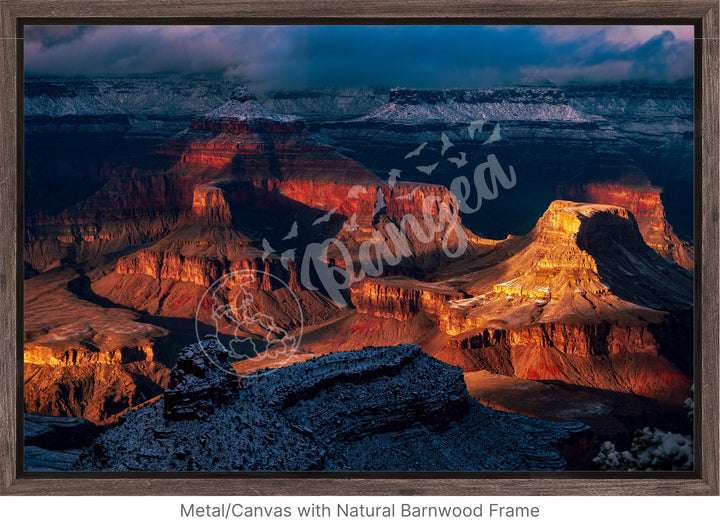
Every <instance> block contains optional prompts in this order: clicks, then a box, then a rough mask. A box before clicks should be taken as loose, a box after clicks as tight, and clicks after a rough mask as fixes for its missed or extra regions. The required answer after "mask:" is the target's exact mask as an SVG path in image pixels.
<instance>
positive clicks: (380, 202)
mask: <svg viewBox="0 0 720 532" xmlns="http://www.w3.org/2000/svg"><path fill="white" fill-rule="evenodd" d="M386 205H387V204H386V203H385V197H384V196H383V193H382V189H380V188H379V189H378V193H377V201H376V202H375V210H373V216H375V215H376V214H377V213H379V212H380V211H381V210H383V209H384V208H385V207H386Z"/></svg>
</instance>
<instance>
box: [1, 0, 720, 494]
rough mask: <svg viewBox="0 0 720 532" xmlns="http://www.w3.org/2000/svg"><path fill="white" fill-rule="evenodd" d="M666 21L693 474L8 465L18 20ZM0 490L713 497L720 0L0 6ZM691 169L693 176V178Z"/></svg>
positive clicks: (16, 278) (16, 281)
mask: <svg viewBox="0 0 720 532" xmlns="http://www.w3.org/2000/svg"><path fill="white" fill-rule="evenodd" d="M78 22H81V23H85V24H109V23H117V22H120V23H146V24H178V23H188V22H192V23H197V22H201V23H205V24H220V23H236V24H242V23H265V24H268V23H299V24H343V23H358V24H360V23H373V22H374V23H391V22H392V23H397V24H427V23H438V24H457V23H465V24H474V23H476V24H488V23H493V24H563V23H566V24H573V23H581V24H606V23H618V24H619V23H638V24H639V23H644V24H654V23H663V24H667V23H676V24H693V25H695V28H696V41H695V42H696V71H695V76H696V79H697V80H698V81H697V83H698V84H699V91H698V92H696V94H699V96H700V98H699V99H697V101H696V102H695V106H696V107H695V108H696V118H695V139H696V146H695V153H696V162H695V172H696V183H699V184H700V186H699V187H696V191H695V193H696V195H697V194H699V195H700V198H699V200H698V201H696V205H699V206H700V208H699V212H696V213H695V224H696V225H695V227H696V285H695V286H696V292H695V293H696V306H695V312H696V314H697V315H698V318H697V319H696V340H697V341H696V373H695V374H696V382H695V384H696V386H695V404H696V405H697V406H696V420H697V421H696V433H695V442H696V451H695V452H696V461H695V463H696V470H695V471H694V472H690V473H683V474H679V475H661V474H650V473H622V474H614V475H609V474H601V473H581V472H561V473H552V474H548V473H535V472H533V473H517V474H515V473H512V474H500V473H478V474H472V475H467V474H465V475H463V474H457V475H450V474H437V475H430V474H423V475H414V474H411V473H406V474H405V473H403V474H390V473H388V474H384V473H383V474H351V475H334V474H328V473H323V474H316V475H306V474H277V475H276V474H262V473H253V474H247V475H242V476H237V475H232V474H213V473H199V474H184V473H172V474H162V475H160V474H158V475H155V474H152V473H142V474H137V475H125V476H123V475H114V474H100V473H98V474H77V475H76V474H50V473H47V474H44V473H24V472H21V471H19V470H18V464H19V461H18V451H19V450H20V451H21V449H22V438H21V437H20V435H19V431H18V427H19V419H20V418H21V417H22V411H21V405H22V396H23V382H22V378H21V373H19V368H21V366H20V364H19V362H21V358H19V356H18V352H19V347H20V346H21V345H22V341H23V340H22V331H21V330H22V315H21V314H19V313H18V302H19V301H20V300H21V298H22V264H23V263H22V246H21V243H20V242H21V241H20V242H19V239H21V238H22V230H21V227H22V219H21V217H20V216H19V214H18V213H19V212H22V193H21V190H19V186H18V185H19V178H18V176H19V175H20V174H21V170H22V154H23V151H22V143H21V138H22V136H21V135H22V109H23V108H22V82H23V80H22V40H21V39H22V28H23V25H26V24H31V23H35V24H37V23H68V24H69V23H78ZM0 25H1V32H2V35H1V39H0V49H1V51H2V52H1V54H0V55H1V58H0V61H1V62H2V63H1V64H2V68H1V69H0V72H2V76H1V77H0V89H1V91H2V92H1V94H0V131H1V133H0V138H2V142H0V217H1V220H2V226H1V231H2V240H1V242H2V244H0V245H1V246H2V249H1V250H0V298H2V301H3V303H4V309H3V312H2V319H1V320H0V329H1V332H2V335H1V337H0V493H2V494H7V495H485V496H487V495H519V494H522V495H578V494H583V495H718V494H719V493H718V456H719V451H718V408H719V407H718V388H719V384H720V374H719V372H718V360H719V352H720V351H719V347H720V343H719V342H720V340H719V334H718V331H719V329H720V322H719V313H718V311H719V306H720V305H719V301H720V290H719V285H718V277H719V272H720V264H719V262H718V258H719V255H718V249H719V247H718V244H719V225H718V215H719V206H720V203H719V202H720V194H719V185H720V178H719V176H718V163H719V161H720V158H719V155H718V146H719V141H720V135H719V132H718V116H719V115H718V108H719V106H718V99H719V94H720V88H719V87H718V65H719V64H720V55H719V53H718V4H717V2H716V1H714V0H687V1H683V2H677V1H672V0H638V1H633V2H627V1H621V0H598V1H593V2H583V3H582V4H580V5H579V3H578V2H577V1H573V0H558V1H546V2H533V1H531V0H510V1H499V0H475V1H473V0H447V1H442V2H431V1H428V0H400V1H395V2H393V1H391V0H379V1H372V2H363V3H353V2H335V1H332V0H306V1H304V2H293V1H292V0H265V1H263V2H260V1H258V2H240V3H238V2H235V1H233V0H215V1H213V2H201V3H198V2H193V1H190V0H117V1H113V2H103V1H99V0H63V1H52V0H0ZM697 176H699V177H697Z"/></svg>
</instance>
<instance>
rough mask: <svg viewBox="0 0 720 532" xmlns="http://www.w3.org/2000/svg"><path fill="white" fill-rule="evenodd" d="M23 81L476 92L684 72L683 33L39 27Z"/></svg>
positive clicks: (30, 40) (688, 54)
mask: <svg viewBox="0 0 720 532" xmlns="http://www.w3.org/2000/svg"><path fill="white" fill-rule="evenodd" d="M25 35H26V41H25V59H26V72H27V73H28V74H30V75H89V76H92V75H99V74H151V73H156V72H177V73H183V74H188V73H221V74H224V75H225V76H228V77H233V78H239V79H242V80H243V81H246V82H248V83H249V84H251V85H253V86H255V87H257V88H301V87H319V86H359V85H365V86H367V85H374V86H396V85H400V86H413V87H474V86H486V85H493V84H498V83H505V82H514V81H518V80H519V79H521V78H522V77H526V76H530V77H544V78H548V79H550V80H551V81H556V82H564V81H569V80H573V79H587V80H593V81H598V80H608V81H613V80H621V79H634V78H647V79H657V80H673V79H677V78H680V77H685V76H688V75H691V74H692V64H693V61H692V46H693V45H692V31H691V28H682V27H681V28H661V27H650V26H632V27H617V26H610V27H594V26H593V27H591V26H558V27H548V26H545V27H531V26H530V27H528V26H524V27H523V26H500V27H497V26H496V27H491V26H479V27H478V26H475V27H473V26H422V27H412V26H410V27H409V26H244V27H231V26H100V27H98V26H95V27H91V28H88V27H78V26H36V27H28V28H27V29H26V33H25Z"/></svg>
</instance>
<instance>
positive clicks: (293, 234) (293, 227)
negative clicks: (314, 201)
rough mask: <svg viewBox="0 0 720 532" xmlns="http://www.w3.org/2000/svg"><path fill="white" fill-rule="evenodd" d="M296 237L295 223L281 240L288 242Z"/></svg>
mask: <svg viewBox="0 0 720 532" xmlns="http://www.w3.org/2000/svg"><path fill="white" fill-rule="evenodd" d="M296 236H298V224H297V222H293V224H292V227H291V228H290V232H289V233H288V234H286V235H285V236H284V237H283V240H290V239H291V238H295V237H296Z"/></svg>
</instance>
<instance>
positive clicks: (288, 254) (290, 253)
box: [280, 248, 295, 270]
mask: <svg viewBox="0 0 720 532" xmlns="http://www.w3.org/2000/svg"><path fill="white" fill-rule="evenodd" d="M290 261H293V262H295V248H293V249H288V250H287V251H284V252H283V254H282V255H280V263H281V264H282V265H283V268H285V269H286V270H289V269H290Z"/></svg>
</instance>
